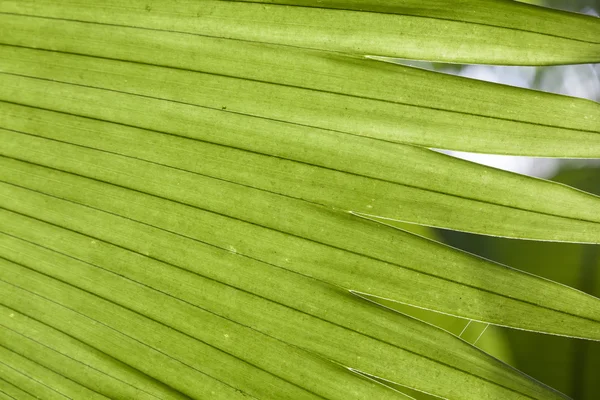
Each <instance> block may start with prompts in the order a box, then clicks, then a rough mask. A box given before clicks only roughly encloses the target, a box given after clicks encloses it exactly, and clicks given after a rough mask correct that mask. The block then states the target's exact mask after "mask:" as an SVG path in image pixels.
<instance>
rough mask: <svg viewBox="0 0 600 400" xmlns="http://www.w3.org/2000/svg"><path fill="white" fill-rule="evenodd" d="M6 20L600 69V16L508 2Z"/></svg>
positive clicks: (164, 4) (114, 10) (380, 1)
mask: <svg viewBox="0 0 600 400" xmlns="http://www.w3.org/2000/svg"><path fill="white" fill-rule="evenodd" d="M0 12H4V13H12V14H19V15H36V16H42V17H50V18H60V19H72V20H81V21H88V22H94V23H100V24H110V25H115V24H116V25H124V26H135V27H144V28H148V29H154V30H163V31H178V32H186V33H193V34H199V35H204V36H212V37H226V38H232V39H241V40H245V41H255V42H265V43H277V44H285V45H290V46H296V47H307V48H317V49H323V50H331V51H339V52H345V53H352V54H360V55H367V54H368V55H377V56H390V57H401V58H410V59H417V60H432V61H446V62H459V63H486V64H511V65H515V64H516V65H541V64H565V63H586V62H598V61H600V41H599V39H598V38H599V37H600V23H599V21H598V19H597V18H593V17H590V16H584V15H577V14H570V13H565V12H558V11H553V10H547V9H544V8H540V7H534V6H530V5H526V4H522V3H518V2H515V1H508V0H460V1H456V0H434V1H431V0H430V1H422V0H403V1H401V2H398V1H393V0H351V1H340V0H323V1H321V0H276V1H274V0H258V1H214V0H203V1H195V2H191V1H178V2H173V1H165V0H162V1H160V0H159V1H152V0H150V1H148V0H130V1H128V2H127V3H123V2H122V1H118V0H109V1H106V0H102V1H98V0H95V1H86V2H83V3H82V2H80V1H73V0H70V1H61V2H60V3H56V2H54V1H49V0H45V1H44V0H37V1H23V0H18V1H14V0H13V1H2V2H0ZM523 43H526V45H523Z"/></svg>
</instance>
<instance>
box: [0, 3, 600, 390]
mask: <svg viewBox="0 0 600 400" xmlns="http://www.w3.org/2000/svg"><path fill="white" fill-rule="evenodd" d="M453 4H455V3H453ZM415 5H416V2H415V3H413V2H410V1H407V2H405V3H404V5H403V6H394V5H392V4H391V3H390V4H387V5H386V4H385V3H383V2H381V3H379V2H378V3H371V4H363V3H360V4H359V3H354V2H352V1H351V2H349V3H344V4H342V3H338V2H328V3H322V4H321V3H320V6H319V7H313V6H314V4H308V3H300V4H295V5H294V6H291V7H290V6H285V5H281V4H279V5H274V4H268V2H264V3H263V2H230V1H200V2H187V1H181V2H143V3H142V2H137V1H133V2H131V3H129V4H125V3H122V2H112V1H111V2H86V3H77V2H72V1H67V2H61V3H60V4H59V3H55V2H48V1H30V2H13V1H0V13H1V14H0V23H1V24H2V25H1V26H2V37H1V38H0V41H1V42H2V44H1V45H0V85H1V87H2V90H1V91H0V135H1V136H0V138H1V139H0V140H1V143H2V146H0V155H1V156H0V221H1V224H0V291H1V292H2V297H1V298H0V353H1V355H2V360H3V361H2V364H0V368H1V369H0V378H1V379H2V380H0V383H2V386H0V389H2V391H3V392H4V393H7V395H10V396H18V397H23V398H27V396H29V395H31V396H34V397H43V398H46V397H47V398H52V397H56V398H64V397H70V398H92V397H93V396H96V397H98V398H101V397H103V396H104V397H107V398H124V399H129V398H161V399H185V398H210V399H227V400H228V399H242V398H255V399H290V400H293V399H340V400H341V399H344V400H345V399H384V400H385V399H397V398H406V396H405V395H404V394H402V393H401V392H399V391H398V390H402V388H403V387H406V388H410V389H412V390H416V391H421V392H424V393H428V394H431V395H434V396H438V397H441V398H449V399H490V400H491V399H497V398H502V399H509V400H510V399H540V400H541V399H564V398H565V396H564V395H562V394H561V393H558V392H556V391H554V390H553V389H551V388H548V387H546V386H544V385H543V384H541V383H539V382H537V381H535V380H533V379H531V378H530V377H528V376H526V375H523V374H522V373H520V372H518V371H516V370H515V369H513V368H511V367H509V366H507V365H506V364H503V363H501V362H499V361H498V360H496V359H495V358H493V357H491V356H489V355H487V354H485V353H483V352H481V351H479V350H478V349H476V348H475V347H473V346H472V345H470V344H468V343H466V342H464V341H462V340H460V339H458V338H456V337H455V336H454V335H452V334H450V333H448V332H445V331H442V330H440V329H437V328H435V327H433V326H431V325H428V324H425V323H423V322H420V321H417V320H415V319H412V318H410V317H408V316H406V315H404V314H401V313H398V312H396V311H395V310H393V309H390V308H388V307H386V306H389V305H394V304H407V305H411V306H415V307H419V308H423V309H428V310H435V311H437V312H441V313H445V314H449V315H454V316H459V317H463V318H469V319H473V320H477V321H482V322H490V323H493V324H497V325H501V326H509V327H514V328H518V329H524V330H531V331H536V332H544V333H550V334H555V335H565V336H570V337H577V338H584V339H591V340H600V314H599V313H598V310H599V309H600V300H599V299H597V298H594V297H592V296H589V295H586V294H584V293H582V292H579V291H576V290H574V289H572V288H569V287H566V286H563V285H559V284H557V283H554V282H551V281H548V280H545V279H542V278H539V277H536V276H533V275H529V274H526V273H523V272H520V271H517V270H515V269H511V268H509V267H506V266H503V265H500V264H496V263H493V262H490V261H487V260H485V259H482V258H478V257H475V256H473V255H470V254H467V253H464V252H460V251H457V250H456V249H453V248H450V247H447V246H444V245H442V244H440V243H437V242H434V241H431V240H428V239H425V238H423V237H420V236H417V235H415V234H411V233H408V232H406V231H403V230H401V229H397V228H395V227H393V226H389V225H386V224H384V223H381V222H377V221H381V220H382V219H385V218H389V219H390V221H391V222H390V223H395V222H394V221H408V222H411V223H418V224H425V225H433V226H443V227H449V228H453V229H462V230H465V231H471V232H482V233H486V234H492V235H502V236H511V237H519V238H533V239H542V240H563V241H575V242H600V230H599V225H600V217H598V213H597V212H595V210H597V209H598V205H599V204H600V203H599V201H598V198H597V197H594V196H592V195H589V194H587V193H584V192H579V191H576V190H574V189H572V188H569V187H566V186H562V185H557V184H551V183H549V182H545V181H541V180H535V179H531V178H527V177H522V176H518V175H515V174H510V173H506V172H501V171H498V170H494V169H492V168H487V167H481V166H476V165H474V164H472V163H468V162H465V161H460V160H456V159H453V158H451V157H448V156H446V155H442V154H438V153H436V152H433V151H431V150H428V149H424V148H419V147H414V146H412V145H419V146H424V147H441V148H456V149H462V150H476V151H490V152H497V153H511V152H514V153H518V154H535V155H550V156H560V157H563V156H564V157H568V156H572V157H591V156H597V155H598V154H599V153H600V151H599V150H600V139H599V138H600V136H599V135H598V134H599V133H600V132H599V130H598V126H599V125H598V122H600V120H599V118H600V116H599V114H598V109H599V106H598V104H596V103H593V102H589V101H584V100H578V99H572V98H567V97H562V96H554V95H550V94H543V93H538V92H533V91H526V90H521V89H515V88H509V87H505V86H500V85H492V84H487V83H483V82H475V81H470V80H466V79H463V78H457V77H451V76H447V75H442V74H436V73H431V72H427V71H422V70H419V69H414V68H408V67H400V66H396V65H392V64H390V63H386V62H381V61H380V60H373V59H369V58H364V57H360V56H361V55H364V54H371V55H381V56H398V55H399V54H400V53H394V52H393V51H388V50H391V49H392V48H395V47H398V46H397V45H395V44H394V43H398V40H397V39H396V40H390V38H391V37H392V36H395V35H397V34H398V33H400V32H402V33H403V35H404V36H400V37H399V38H400V39H402V40H401V42H402V43H403V44H404V45H405V46H403V47H401V48H400V49H399V50H398V51H400V52H404V51H406V52H409V53H411V54H412V57H416V58H420V57H424V55H427V57H432V58H435V57H437V56H436V54H438V55H441V56H443V54H455V60H461V57H464V56H468V57H470V60H471V61H472V62H477V61H486V62H500V61H499V60H505V61H506V60H512V61H511V62H519V63H528V62H532V63H548V62H549V63H552V62H580V61H581V60H589V59H590V57H592V54H593V55H594V56H595V53H594V52H595V51H596V50H597V48H598V44H597V43H592V42H594V40H595V36H593V35H592V34H593V33H594V32H595V30H597V29H598V25H597V23H596V22H597V21H596V20H594V19H591V18H587V17H582V16H575V15H570V14H565V13H553V12H548V11H544V10H542V9H538V8H533V7H528V6H520V5H518V4H516V3H512V2H501V1H497V2H488V1H485V2H483V1H482V2H478V3H472V2H470V1H465V2H461V3H459V4H458V5H457V6H456V7H454V8H452V9H449V10H451V11H444V9H443V8H441V7H442V6H444V7H447V6H448V3H447V2H441V1H440V2H430V3H428V5H427V6H426V7H421V8H415ZM455 5H456V4H455ZM486 5H489V6H490V8H489V10H486V8H485V6H486ZM342 8H344V9H342ZM359 9H364V10H363V11H361V10H359ZM365 10H370V11H365ZM467 10H471V12H466V11H467ZM517 11H522V12H523V14H521V16H519V17H515V18H512V17H511V16H510V13H515V12H517ZM502 12H504V13H505V14H502ZM397 13H404V14H406V15H399V14H397ZM506 13H508V14H506ZM36 15H37V16H36ZM484 20H486V21H488V23H487V24H483V23H482V22H483V21H484ZM215 21H219V23H218V24H216V23H215ZM290 21H294V23H293V24H289V22H290ZM574 21H577V22H578V23H580V24H581V27H580V28H578V30H576V29H574V28H572V27H570V26H569V24H570V23H572V22H574ZM430 24H431V25H430ZM120 25H127V26H120ZM319 27H321V28H322V30H321V31H320V30H319V29H320V28H319ZM344 27H345V28H348V29H349V30H348V31H344V30H343V29H342V28H344ZM527 27H529V29H530V30H535V32H529V31H527ZM175 28H177V29H175ZM191 28H194V29H199V30H200V31H194V32H191V31H190V29H191ZM317 28H319V29H317ZM306 29H308V31H307V30H306ZM174 30H176V31H177V32H174ZM424 30H428V31H429V32H430V33H429V34H425V33H424V34H423V35H422V37H420V38H418V41H414V40H413V39H411V37H414V38H416V36H415V35H420V34H421V32H424ZM284 31H285V32H284ZM444 31H445V32H447V35H446V36H445V37H444V38H441V37H440V35H439V32H444ZM40 32H43V34H40ZM186 32H187V33H186ZM557 32H559V33H560V35H559V36H562V38H558V37H555V36H552V35H554V34H558V33H557ZM189 33H193V34H192V35H190V34H189ZM340 33H343V35H341V36H340ZM348 33H351V34H348ZM466 33H469V36H468V38H465V39H464V40H462V43H461V42H460V41H458V40H457V37H464V36H465V34H466ZM236 35H238V36H236ZM356 38H360V39H356ZM374 38H375V39H376V40H375V39H374ZM240 39H242V40H240ZM508 39H510V40H509V41H507V40H508ZM295 40H300V42H294V41H295ZM503 41H504V42H503ZM524 41H529V42H530V43H531V44H532V45H535V46H538V50H539V51H533V50H532V48H530V47H529V46H523V45H522V43H523V42H524ZM586 41H587V42H586ZM326 43H328V45H327V46H325V45H324V44H326ZM382 43H385V46H383V47H381V44H382ZM416 43H418V44H419V45H418V47H417V46H415V44H416ZM502 43H508V44H502ZM282 44H283V45H284V46H282ZM290 44H291V45H293V46H289V45H290ZM448 45H451V46H454V49H455V50H456V51H453V52H449V51H448V49H449V48H448V47H446V48H444V46H448ZM567 45H568V46H569V49H567V48H566V47H565V46H567ZM369 46H370V47H369ZM378 46H380V50H381V51H379V50H377V49H378ZM303 47H304V48H303ZM309 48H310V49H309ZM366 49H370V50H373V51H370V50H369V51H366ZM440 49H443V51H440ZM450 49H452V47H450ZM421 50H422V51H421ZM340 51H341V52H345V53H348V54H341V53H340ZM461 52H462V53H461ZM402 54H404V53H402ZM474 54H475V56H473V55H474ZM453 57H454V56H453ZM478 57H481V58H478ZM495 57H496V58H495ZM505 61H502V62H505ZM506 62H508V61H506ZM584 142H585V143H586V145H585V146H582V145H581V143H584ZM541 197H547V198H551V199H552V201H544V202H540V201H539V199H540V198H541ZM399 308H401V307H399ZM5 360H6V361H5ZM4 382H6V383H4Z"/></svg>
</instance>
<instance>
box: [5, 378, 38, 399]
mask: <svg viewBox="0 0 600 400" xmlns="http://www.w3.org/2000/svg"><path fill="white" fill-rule="evenodd" d="M0 398H1V399H9V400H35V399H36V398H35V397H34V396H32V395H31V394H29V393H27V392H26V391H24V390H23V389H22V388H19V387H18V386H15V385H14V384H12V383H11V382H8V381H7V380H5V379H3V378H2V377H0Z"/></svg>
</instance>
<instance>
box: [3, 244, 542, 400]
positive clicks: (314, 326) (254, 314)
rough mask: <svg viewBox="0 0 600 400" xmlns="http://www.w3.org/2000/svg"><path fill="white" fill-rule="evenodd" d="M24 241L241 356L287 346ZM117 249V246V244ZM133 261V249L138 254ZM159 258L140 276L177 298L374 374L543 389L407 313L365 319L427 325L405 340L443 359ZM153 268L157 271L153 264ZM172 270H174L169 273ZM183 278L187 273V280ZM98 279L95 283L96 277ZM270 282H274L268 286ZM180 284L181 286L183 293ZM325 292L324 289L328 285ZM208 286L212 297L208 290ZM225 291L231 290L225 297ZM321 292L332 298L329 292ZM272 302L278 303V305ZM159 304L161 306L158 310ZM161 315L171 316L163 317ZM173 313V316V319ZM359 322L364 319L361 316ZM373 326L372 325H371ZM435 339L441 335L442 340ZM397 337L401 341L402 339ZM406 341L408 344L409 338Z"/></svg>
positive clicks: (83, 277)
mask: <svg viewBox="0 0 600 400" xmlns="http://www.w3.org/2000/svg"><path fill="white" fill-rule="evenodd" d="M3 242H4V243H3V244H4V245H6V244H10V240H9V241H6V240H5V241H3ZM86 242H87V243H89V239H88V240H86ZM12 244H13V246H15V244H16V246H15V247H12V250H17V249H18V248H19V247H21V249H23V245H20V246H19V244H18V242H17V241H15V240H12ZM99 244H100V243H99ZM25 248H27V249H28V251H27V253H25V255H21V256H19V258H21V259H23V260H27V261H28V262H29V263H31V262H33V263H34V264H35V265H36V268H35V269H36V270H40V271H42V272H49V271H50V272H52V274H53V275H55V276H57V278H59V279H61V280H62V279H64V278H65V277H66V279H67V280H68V281H69V282H73V283H74V284H75V283H77V284H79V285H83V286H84V289H85V288H87V289H89V290H91V291H93V292H95V293H98V294H99V295H103V296H105V297H107V298H109V299H113V300H114V301H115V302H117V303H119V302H120V303H125V304H127V305H128V307H131V308H132V309H137V310H144V312H145V313H147V314H149V316H150V317H153V318H157V320H162V321H164V323H168V324H169V325H170V326H173V327H175V328H179V327H180V326H182V324H181V322H178V321H180V320H179V319H183V318H184V319H186V320H188V321H190V323H189V324H188V326H187V328H183V329H186V332H188V333H189V334H190V335H192V336H194V337H196V338H198V339H199V340H210V339H207V337H208V338H210V337H211V336H213V335H217V336H225V337H226V338H228V339H229V340H228V341H227V342H228V343H225V344H221V347H223V348H228V349H230V348H231V347H233V346H232V345H231V344H229V341H235V342H236V344H238V345H240V346H245V348H246V350H245V351H244V355H245V356H246V357H253V356H255V355H254V354H252V353H258V354H257V355H258V356H259V357H263V358H269V357H272V356H273V357H279V358H283V359H285V358H286V357H287V353H286V352H281V350H280V349H279V350H280V351H278V352H277V353H276V354H275V355H271V353H270V352H269V350H264V349H262V348H260V347H259V348H258V350H257V351H256V352H252V351H250V350H247V349H248V348H252V346H253V340H252V338H249V337H248V336H246V335H241V336H238V335H236V333H235V330H232V329H231V327H230V326H227V325H228V324H219V323H210V324H209V323H203V321H202V320H201V319H200V318H199V317H198V312H194V308H193V307H191V304H185V303H182V302H181V301H179V302H177V301H176V299H173V298H169V297H165V292H163V291H162V290H160V291H153V290H150V289H149V288H144V287H143V286H141V285H139V284H135V283H134V282H133V281H129V282H128V281H127V280H125V279H123V278H120V277H119V276H118V275H112V276H111V275H110V274H107V273H106V272H104V271H102V270H100V269H98V270H96V271H94V270H93V269H92V270H90V266H89V265H86V264H84V263H81V262H77V261H75V260H73V259H69V258H67V257H64V256H59V255H58V254H56V253H55V254H52V253H51V252H48V251H41V250H40V248H38V249H37V250H36V249H35V248H34V247H33V246H31V245H29V246H27V245H26V246H25ZM117 253H119V251H118V250H117ZM121 255H122V254H121ZM46 257H48V258H46ZM127 258H131V256H130V257H127V256H126V255H125V259H127ZM104 259H106V258H104ZM139 261H140V260H139V257H138V262H139ZM55 263H57V264H55ZM104 264H106V262H104ZM59 265H60V266H62V269H60V270H58V269H57V267H58V266H59ZM158 265H159V271H160V275H161V277H162V279H163V280H166V282H167V284H165V282H163V283H161V282H160V281H159V280H158V279H156V278H152V279H149V278H146V281H152V284H153V285H155V286H156V285H158V286H162V288H166V289H167V290H168V291H170V292H171V293H177V292H179V294H180V295H184V296H185V297H186V299H183V300H184V301H191V302H193V303H194V304H197V306H198V307H208V309H209V310H211V311H220V312H225V314H226V316H227V318H232V317H237V318H238V319H240V323H242V324H244V323H245V322H247V321H250V322H251V323H252V324H253V325H254V326H255V327H256V328H262V329H261V330H263V331H268V332H269V334H275V335H280V336H283V337H286V336H287V337H288V340H289V341H290V342H291V343H293V344H296V345H301V346H302V345H306V346H308V348H310V349H311V350H313V351H317V352H318V353H320V354H323V355H324V356H325V357H327V358H329V357H332V358H333V360H335V361H338V362H339V361H340V357H342V358H344V357H345V360H344V361H345V364H346V365H352V366H353V367H354V368H356V367H362V368H365V367H366V366H369V365H370V367H368V368H366V370H367V371H370V372H371V373H378V370H379V371H382V372H383V374H382V375H381V376H384V377H385V378H388V379H390V378H393V377H394V375H395V376H397V377H399V378H401V380H403V381H405V382H406V381H408V382H411V384H413V385H417V387H419V388H420V389H422V390H423V389H424V390H429V391H433V392H434V393H437V394H438V395H443V396H444V397H446V396H448V397H450V398H454V397H456V396H458V397H459V398H481V397H478V395H479V396H481V395H483V397H488V396H492V395H494V396H497V395H502V396H503V397H506V398H520V397H523V398H528V397H530V396H532V397H533V398H538V397H540V398H544V396H547V395H549V393H548V391H547V389H545V388H543V387H542V386H540V385H539V384H537V383H535V382H532V381H530V380H529V379H528V378H526V377H524V376H521V375H519V374H518V373H516V371H514V370H511V368H509V367H507V366H505V365H503V364H501V363H498V362H497V361H495V360H493V359H492V358H490V357H488V356H485V355H484V354H483V353H480V352H478V351H477V350H475V349H473V348H470V347H469V346H468V345H466V344H464V343H462V342H460V341H457V340H456V339H454V338H452V337H450V336H449V335H448V334H446V333H443V332H440V331H436V330H435V329H433V328H431V327H427V326H425V325H422V324H417V323H416V322H414V321H410V319H408V318H407V317H401V316H400V315H399V314H393V313H391V312H389V311H387V312H383V313H382V312H381V311H380V309H379V310H378V309H375V310H374V311H375V315H373V316H371V317H370V320H372V321H377V318H375V317H376V316H377V315H380V316H381V315H383V316H385V317H388V318H385V319H386V320H387V325H389V327H395V330H396V331H403V332H404V335H403V336H407V337H408V338H410V334H409V332H410V333H413V334H415V333H416V332H420V331H423V330H425V332H427V330H431V331H433V332H432V333H433V335H432V334H428V335H426V336H425V337H424V338H423V337H418V338H415V339H408V340H409V341H410V342H413V343H412V346H414V347H418V348H419V349H421V350H422V351H423V352H425V353H426V354H428V355H436V356H437V358H438V360H442V362H440V361H437V360H428V359H426V358H424V357H420V356H419V355H415V354H411V353H410V352H407V351H403V350H402V349H398V348H394V347H393V346H390V345H389V344H386V343H384V342H377V341H376V340H374V339H373V338H370V337H367V336H360V335H358V334H357V333H356V332H352V331H349V330H344V329H341V328H340V327H338V326H336V325H334V324H328V323H326V322H325V321H322V320H319V319H315V318H310V317H308V316H307V315H302V314H301V313H299V312H295V311H294V310H293V309H292V310H290V309H287V311H286V309H285V308H284V307H281V306H278V305H277V304H275V303H270V302H269V301H267V300H266V299H262V298H260V297H253V296H250V295H248V294H247V293H244V292H241V291H236V290H234V289H232V288H227V287H223V286H222V285H215V283H214V282H213V283H210V281H207V280H204V281H203V280H202V279H198V277H194V276H193V275H192V276H190V275H189V274H187V278H188V280H181V279H178V278H177V275H178V273H177V270H172V271H171V270H169V268H168V267H167V268H165V266H164V265H160V264H158ZM138 268H139V267H138ZM113 269H115V270H117V271H118V274H119V275H121V274H122V273H123V272H122V271H120V270H119V269H120V267H119V266H118V265H115V266H114V267H113ZM153 270H154V271H156V269H154V268H153ZM57 271H58V272H57ZM125 274H127V275H131V274H135V275H138V276H140V275H146V276H150V274H148V273H144V274H140V272H136V271H133V270H132V268H128V270H127V271H125ZM171 274H174V276H173V275H171ZM180 277H181V276H180ZM190 278H192V279H191V280H189V279H190ZM86 281H87V282H86ZM284 282H285V281H284ZM98 283H102V284H101V285H99V284H98ZM286 283H287V282H286ZM177 286H180V287H181V286H183V287H184V288H183V289H182V288H177ZM222 289H224V290H222ZM312 289H313V290H314V291H315V292H316V293H317V297H322V296H319V292H322V290H319V286H318V285H317V286H315V285H313V287H312ZM272 290H273V291H274V290H280V289H277V288H273V289H272ZM186 292H187V294H185V293H186ZM329 292H330V293H331V289H330V290H329ZM337 292H339V291H337ZM215 293H216V297H213V295H214V294H215ZM327 293H328V291H325V294H327ZM133 296H135V299H136V301H135V302H132V301H131V298H132V297H133ZM227 296H231V297H230V298H227ZM326 297H327V296H326ZM328 297H330V298H333V299H335V297H336V296H328ZM345 298H346V301H345V302H344V301H343V302H342V304H341V305H342V306H345V307H346V313H348V314H350V315H349V316H352V315H360V309H361V308H362V309H363V310H362V311H363V313H365V312H366V313H368V312H369V311H371V310H370V309H373V306H369V305H368V304H366V303H363V304H362V307H361V305H359V307H358V310H357V311H358V313H354V312H348V310H349V309H352V310H354V309H356V307H354V306H353V303H354V304H356V303H358V302H360V300H358V299H356V298H355V300H352V296H351V295H350V294H348V293H346V295H345ZM231 302H235V303H236V304H243V307H241V308H240V307H238V308H237V309H234V308H233V307H232V306H231ZM338 302H339V301H338ZM178 303H179V304H178ZM315 303H317V304H318V306H319V308H328V303H327V302H323V303H320V302H319V301H316V302H315ZM167 307H168V310H169V311H168V312H167V311H166V308H167ZM348 307H349V308H348ZM278 308H279V310H278V311H277V309H278ZM163 309H164V312H162V311H161V310H163ZM328 311H329V312H333V309H329V310H328ZM181 313H185V314H186V315H185V316H183V315H181ZM294 314H297V315H294ZM166 315H173V316H172V317H170V316H166ZM307 317H308V318H307ZM389 317H396V318H389ZM173 318H179V319H178V320H174V319H173ZM278 320H279V321H278ZM398 320H399V321H398ZM366 322H369V320H367V321H365V323H366ZM394 323H395V324H394ZM184 325H185V324H184ZM224 325H225V326H224ZM364 325H365V326H368V325H367V324H364ZM411 328H412V329H411ZM415 328H417V329H415ZM179 329H181V328H179ZM372 331H375V330H374V329H372ZM389 332H390V333H392V332H393V331H392V330H391V329H389ZM407 334H408V335H407ZM388 335H389V334H388ZM407 337H405V338H404V343H406V341H407V340H406V339H407ZM399 339H400V338H398V339H396V341H397V342H400V340H399ZM427 339H429V341H427ZM436 339H442V340H441V343H440V342H438V341H437V340H436ZM213 340H214V339H213ZM430 341H434V342H435V343H436V345H435V347H434V348H432V346H431V345H430V343H431V342H430ZM415 342H417V343H418V346H415V345H414V343H415ZM336 343H337V344H336ZM442 343H446V344H449V343H452V344H453V346H452V347H451V348H452V349H453V351H452V352H449V351H448V350H447V349H444V348H442V347H441V344H442ZM404 345H405V346H406V344H404ZM303 347H304V346H303ZM408 347H411V345H409V346H408ZM427 347H429V349H427ZM238 351H239V350H238ZM454 352H459V353H463V352H464V353H466V354H465V356H466V358H467V359H470V360H469V361H474V362H475V365H476V367H475V368H473V367H472V366H469V364H468V362H466V361H465V360H460V361H458V363H459V365H460V366H461V367H463V368H468V369H469V370H471V371H477V372H479V373H480V374H481V373H482V374H483V375H484V376H485V375H487V376H488V378H487V379H478V378H477V377H476V376H472V375H471V374H472V372H471V371H467V373H465V372H463V371H461V370H460V369H458V370H454V368H456V367H453V366H449V365H445V364H444V363H443V360H444V358H447V359H450V360H452V361H453V362H454V363H457V360H458V359H457V357H456V356H455V355H453V353H454ZM212 361H214V360H212ZM206 362H207V363H208V362H210V361H209V360H206ZM434 366H435V367H437V368H440V370H443V371H444V376H446V378H445V379H441V380H439V381H437V382H432V383H428V382H426V381H427V379H426V376H427V371H430V370H431V368H434ZM287 368H288V369H289V370H290V372H292V373H298V371H296V368H298V367H296V366H293V365H288V366H287ZM407 369H408V370H410V372H407ZM446 374H447V375H446ZM496 375H497V376H496ZM220 376H221V378H223V379H224V376H225V374H224V373H222V374H221V375H220ZM494 378H495V379H494ZM491 379H494V380H495V381H496V382H495V383H492V382H493V381H491ZM449 382H453V383H454V384H452V385H451V384H449ZM503 383H505V384H507V385H508V387H504V386H503ZM239 384H240V386H238V387H239V388H240V389H244V383H243V382H240V383H239ZM457 384H458V386H460V387H461V390H462V387H463V386H464V387H470V388H472V389H471V390H470V391H469V392H470V393H468V394H463V395H459V394H458V392H457V390H456V389H457ZM349 388H350V385H349V384H348V385H347V386H346V387H345V390H340V392H345V393H346V395H349V394H350V393H351V391H348V389H349ZM520 392H521V393H525V394H527V395H526V396H522V395H520V394H519V393H520ZM273 394H276V393H273ZM550 395H551V394H550ZM355 396H357V397H356V398H362V397H360V395H359V394H358V393H356V394H355ZM328 398H329V397H328ZM530 398H531V397H530Z"/></svg>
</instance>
